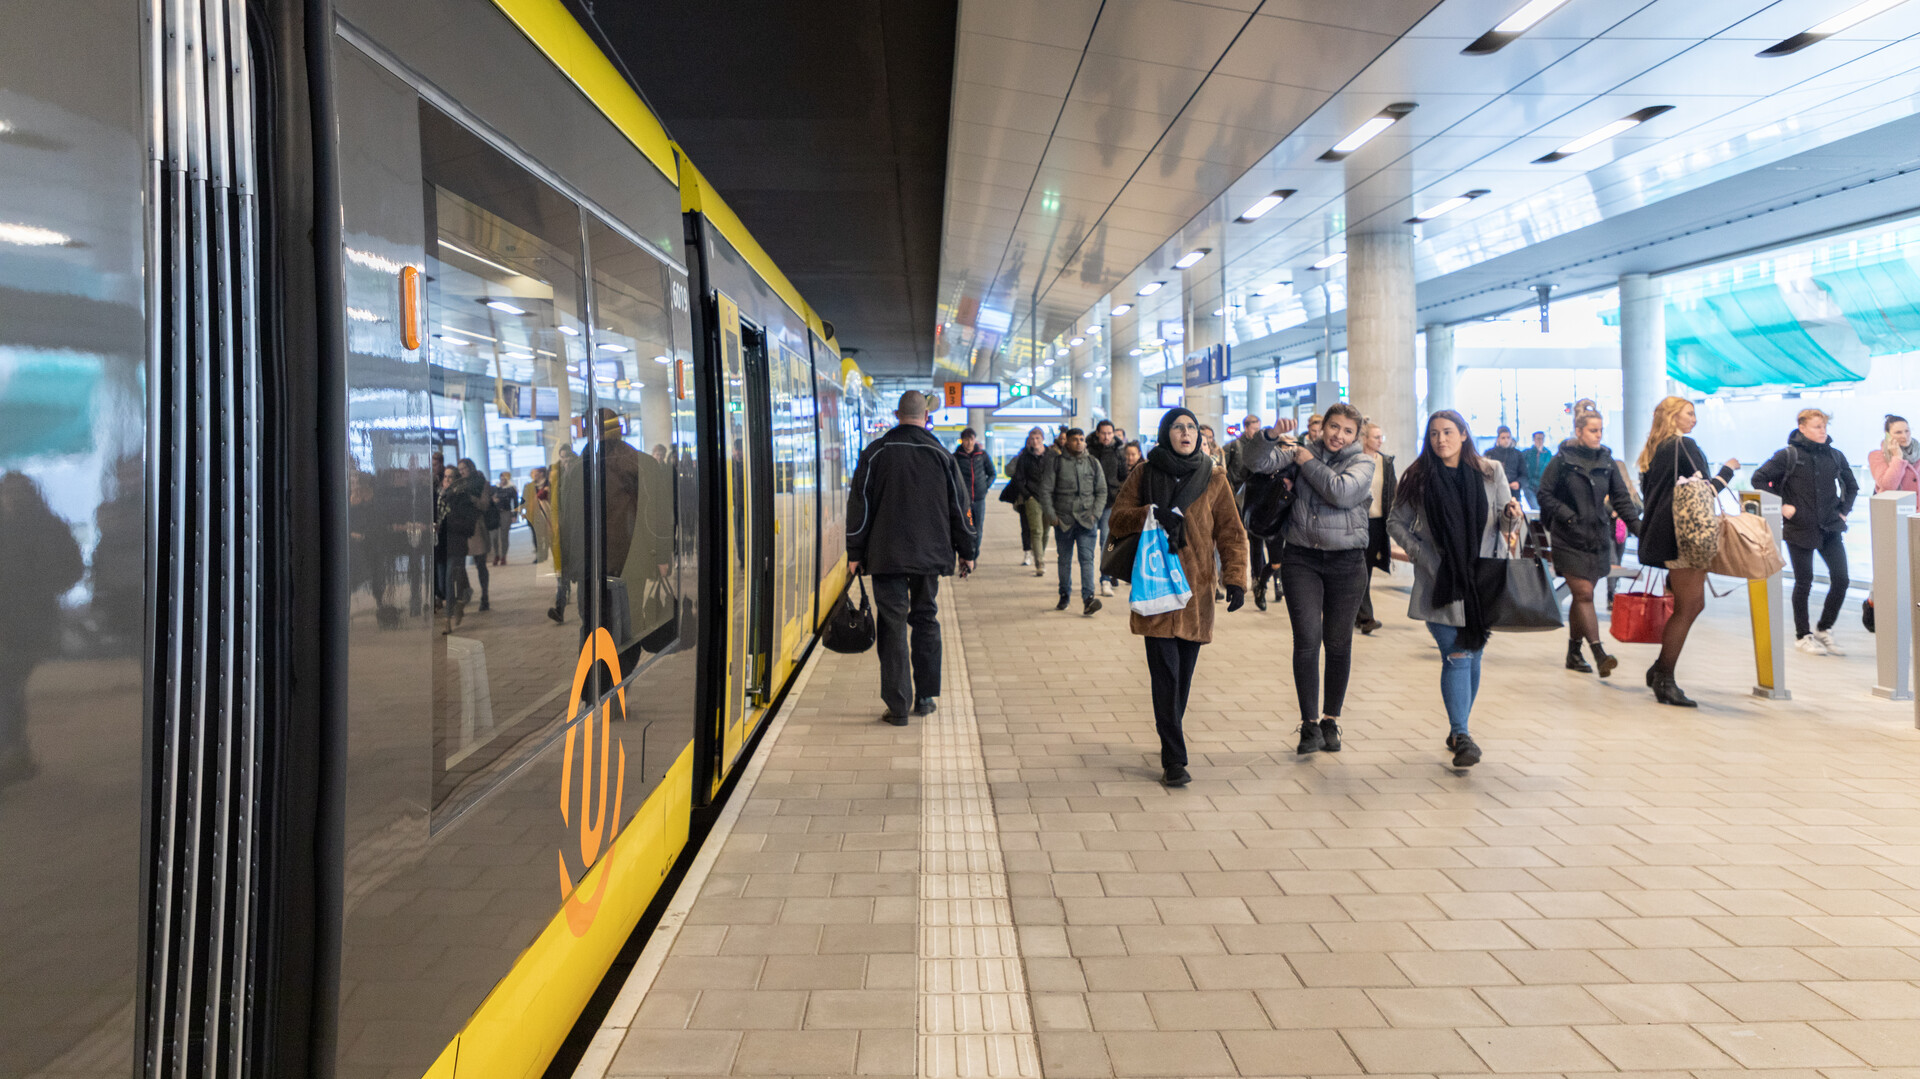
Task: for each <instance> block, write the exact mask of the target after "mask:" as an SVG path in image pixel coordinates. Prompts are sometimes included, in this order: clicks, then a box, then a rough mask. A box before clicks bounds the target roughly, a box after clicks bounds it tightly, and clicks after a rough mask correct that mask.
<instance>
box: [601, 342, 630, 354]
mask: <svg viewBox="0 0 1920 1079" xmlns="http://www.w3.org/2000/svg"><path fill="white" fill-rule="evenodd" d="M600 351H602V352H626V351H628V349H627V346H625V345H616V344H614V343H613V342H611V341H602V342H600Z"/></svg>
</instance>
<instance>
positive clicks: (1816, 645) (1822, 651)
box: [1793, 633, 1827, 656]
mask: <svg viewBox="0 0 1920 1079" xmlns="http://www.w3.org/2000/svg"><path fill="white" fill-rule="evenodd" d="M1793 646H1794V647H1795V648H1798V649H1799V650H1800V651H1802V652H1805V653H1806V654H1807V655H1810V656H1824V655H1826V654H1827V646H1826V645H1824V644H1821V643H1820V635H1819V634H1818V633H1809V634H1807V635H1806V636H1805V637H1802V638H1800V639H1799V640H1797V641H1795V642H1794V643H1793Z"/></svg>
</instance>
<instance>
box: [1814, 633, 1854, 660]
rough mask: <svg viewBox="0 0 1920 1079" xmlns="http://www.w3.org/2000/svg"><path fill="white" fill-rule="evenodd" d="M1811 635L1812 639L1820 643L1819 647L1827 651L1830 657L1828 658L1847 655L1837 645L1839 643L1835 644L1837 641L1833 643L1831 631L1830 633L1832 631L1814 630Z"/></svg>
mask: <svg viewBox="0 0 1920 1079" xmlns="http://www.w3.org/2000/svg"><path fill="white" fill-rule="evenodd" d="M1813 635H1814V637H1815V638H1816V639H1818V640H1819V642H1820V647H1822V648H1825V649H1826V650H1827V655H1830V656H1844V655H1846V654H1847V653H1846V652H1845V651H1843V650H1842V649H1841V648H1840V644H1839V642H1837V641H1835V640H1834V639H1833V631H1832V630H1830V629H1816V630H1814V631H1813Z"/></svg>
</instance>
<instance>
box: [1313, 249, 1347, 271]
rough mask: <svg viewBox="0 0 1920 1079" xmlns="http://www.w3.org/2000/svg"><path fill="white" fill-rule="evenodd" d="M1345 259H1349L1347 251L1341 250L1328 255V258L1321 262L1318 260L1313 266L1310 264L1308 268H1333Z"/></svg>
mask: <svg viewBox="0 0 1920 1079" xmlns="http://www.w3.org/2000/svg"><path fill="white" fill-rule="evenodd" d="M1345 261H1347V253H1346V252H1345V251H1341V252H1339V253H1338V254H1333V255H1328V256H1327V257H1326V258H1323V259H1321V260H1320V261H1319V262H1316V263H1314V264H1313V265H1312V266H1309V267H1308V269H1311V270H1331V269H1333V268H1334V267H1335V266H1338V265H1340V264H1341V263H1343V262H1345Z"/></svg>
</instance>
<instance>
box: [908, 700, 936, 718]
mask: <svg viewBox="0 0 1920 1079" xmlns="http://www.w3.org/2000/svg"><path fill="white" fill-rule="evenodd" d="M933 709H934V704H933V698H932V697H922V698H920V699H919V700H917V701H915V702H913V714H914V715H916V716H930V715H932V714H933Z"/></svg>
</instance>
